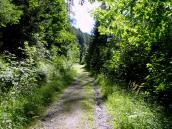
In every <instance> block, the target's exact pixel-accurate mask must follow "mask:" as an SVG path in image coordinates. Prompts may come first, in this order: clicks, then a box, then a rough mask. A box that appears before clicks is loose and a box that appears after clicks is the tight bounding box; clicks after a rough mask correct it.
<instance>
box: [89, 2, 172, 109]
mask: <svg viewBox="0 0 172 129" xmlns="http://www.w3.org/2000/svg"><path fill="white" fill-rule="evenodd" d="M100 2H102V3H103V4H102V7H100V8H98V9H97V10H96V11H95V12H94V16H95V18H96V19H97V21H98V23H99V25H97V29H98V32H99V34H97V35H95V39H96V41H93V42H92V43H91V44H90V48H89V49H88V54H87V56H86V59H87V61H86V63H87V66H88V67H89V69H91V70H92V71H94V72H95V73H103V74H105V75H106V76H107V77H108V78H111V79H112V80H114V81H125V82H127V83H128V85H129V86H128V87H130V88H131V89H135V90H137V92H140V91H141V90H142V91H144V92H145V94H147V93H148V94H149V95H153V96H155V98H157V99H158V101H159V102H160V103H163V104H164V105H165V106H166V107H167V108H168V105H169V103H171V102H170V101H171V100H172V98H171V96H172V94H171V93H172V92H171V91H172V86H171V83H172V82H171V79H170V78H171V77H172V74H171V69H172V65H171V63H170V62H171V57H172V55H171V53H172V49H171V47H170V46H171V41H172V39H171V34H172V33H171V32H172V29H171V25H172V21H171V18H172V11H171V7H172V5H171V1H170V0H166V1H160V0H157V1H155V0H150V1H148V0H140V1H137V0H120V1H112V0H106V1H105V0H100ZM103 35H106V36H105V37H104V38H105V40H106V39H107V41H103V40H102V41H101V40H99V39H101V37H102V36H103ZM95 42H96V43H95ZM102 44H103V45H102ZM133 82H134V83H136V84H137V85H138V86H135V87H132V86H131V84H132V83H133ZM128 87H126V88H128ZM142 93H143V92H142Z"/></svg>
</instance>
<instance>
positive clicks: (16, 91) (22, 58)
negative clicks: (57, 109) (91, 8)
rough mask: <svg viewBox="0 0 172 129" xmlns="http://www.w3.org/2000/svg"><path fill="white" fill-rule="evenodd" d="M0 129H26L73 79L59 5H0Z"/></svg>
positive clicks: (42, 0) (7, 0) (54, 1)
mask: <svg viewBox="0 0 172 129" xmlns="http://www.w3.org/2000/svg"><path fill="white" fill-rule="evenodd" d="M0 8H1V10H0V28H1V32H0V49H1V55H0V128H3V129H20V128H22V129H23V128H26V127H27V126H28V125H29V124H31V123H32V122H33V121H34V120H35V119H36V118H38V117H39V118H40V117H41V115H42V113H43V111H44V110H45V107H46V106H47V105H49V104H50V103H52V102H53V100H54V99H55V97H57V96H58V95H59V94H60V93H61V92H62V91H63V89H64V88H65V87H66V86H67V85H69V84H70V83H71V82H72V81H73V78H74V76H75V72H74V71H73V70H72V64H73V63H74V62H75V61H76V60H77V58H78V53H79V48H78V47H77V40H76V36H75V35H74V34H73V33H72V32H71V31H70V30H71V26H70V23H69V18H68V12H67V7H66V3H65V1H64V0H29V1H17V0H0Z"/></svg>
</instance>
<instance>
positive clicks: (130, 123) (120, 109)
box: [98, 75, 170, 129]
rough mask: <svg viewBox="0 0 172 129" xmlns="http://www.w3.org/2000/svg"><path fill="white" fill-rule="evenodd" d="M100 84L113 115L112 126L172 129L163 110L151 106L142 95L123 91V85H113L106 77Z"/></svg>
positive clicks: (102, 78)
mask: <svg viewBox="0 0 172 129" xmlns="http://www.w3.org/2000/svg"><path fill="white" fill-rule="evenodd" d="M98 82H99V84H100V86H101V90H102V93H103V95H104V96H105V98H106V99H107V101H106V102H107V107H108V109H109V113H110V114H111V115H112V121H111V122H112V125H113V127H114V128H116V129H170V126H168V121H167V119H166V118H165V116H164V115H163V108H162V107H161V106H159V105H157V104H150V103H148V102H146V101H145V100H144V98H143V97H142V96H140V95H136V94H134V93H131V92H128V91H127V90H125V89H122V87H123V86H122V85H123V84H121V83H112V82H111V81H110V80H108V79H107V78H106V79H105V77H104V76H102V75H99V76H98Z"/></svg>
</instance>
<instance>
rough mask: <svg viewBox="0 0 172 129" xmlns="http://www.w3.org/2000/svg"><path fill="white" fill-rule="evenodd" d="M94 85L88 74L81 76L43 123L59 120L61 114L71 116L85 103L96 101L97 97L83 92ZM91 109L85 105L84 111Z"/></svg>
mask: <svg viewBox="0 0 172 129" xmlns="http://www.w3.org/2000/svg"><path fill="white" fill-rule="evenodd" d="M93 83H94V79H92V78H90V77H89V75H88V74H87V73H85V72H84V74H81V75H80V76H79V77H78V78H77V80H76V81H75V82H74V83H73V84H72V85H71V87H69V88H68V89H67V90H66V91H65V92H64V94H63V95H62V96H61V97H60V99H59V100H58V101H57V102H56V103H55V104H54V106H53V108H52V109H51V110H50V111H49V112H48V114H46V115H45V117H44V118H43V119H42V121H44V122H48V121H51V120H52V119H53V118H58V117H59V115H60V114H71V113H73V112H75V111H77V110H78V107H79V106H81V105H82V102H83V101H88V100H90V99H92V100H95V97H90V96H88V95H87V94H85V93H84V92H83V91H84V90H83V89H84V87H86V86H88V85H92V84H93ZM82 92H83V93H82ZM89 109H90V107H89V105H84V109H83V110H84V111H85V112H87V110H89Z"/></svg>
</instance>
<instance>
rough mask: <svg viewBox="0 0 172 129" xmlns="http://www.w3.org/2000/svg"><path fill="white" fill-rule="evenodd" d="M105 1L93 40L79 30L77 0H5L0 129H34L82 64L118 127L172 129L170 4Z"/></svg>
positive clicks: (1, 9)
mask: <svg viewBox="0 0 172 129" xmlns="http://www.w3.org/2000/svg"><path fill="white" fill-rule="evenodd" d="M98 1H99V2H100V3H101V6H100V7H98V8H97V9H96V10H95V11H94V12H93V14H92V15H93V17H94V19H95V21H96V22H95V25H94V28H93V31H92V34H91V35H90V34H87V33H84V32H82V31H81V30H80V29H78V28H75V27H74V26H72V19H70V13H71V12H70V11H71V10H70V6H71V5H72V0H66V1H65V0H0V129H26V128H29V126H31V125H32V124H33V123H34V122H35V121H36V120H37V119H39V118H40V117H42V114H43V113H44V112H45V110H46V109H47V107H48V106H49V105H51V104H52V103H53V102H54V101H55V100H56V99H57V96H59V95H60V94H61V93H63V91H64V90H65V89H66V88H67V87H68V86H69V85H70V84H72V82H73V81H74V80H75V78H76V77H77V72H76V71H75V70H74V69H73V65H74V64H78V63H79V64H82V65H84V66H85V69H86V70H87V71H89V72H90V73H91V76H92V77H94V78H95V79H96V82H97V83H98V85H99V86H100V89H101V93H102V95H103V97H102V99H103V100H104V101H105V102H106V104H107V109H108V110H109V112H110V114H111V117H113V120H112V126H113V128H119V129H170V128H171V127H172V123H171V120H172V47H171V45H172V2H171V0H163V1H162V0H120V1H118V0H98ZM84 2H85V1H84V0H82V1H81V4H84ZM90 2H91V3H93V2H95V1H94V0H93V1H91V0H90ZM170 44H171V45H170ZM83 80H84V78H83Z"/></svg>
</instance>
